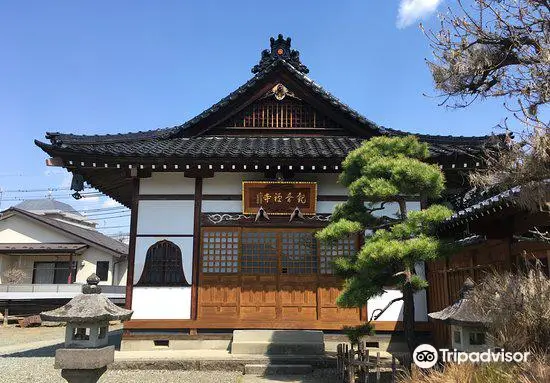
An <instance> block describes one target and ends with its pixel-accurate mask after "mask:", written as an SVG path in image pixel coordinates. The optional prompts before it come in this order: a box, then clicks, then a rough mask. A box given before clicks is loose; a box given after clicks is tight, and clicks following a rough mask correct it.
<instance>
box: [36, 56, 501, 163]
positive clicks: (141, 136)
mask: <svg viewBox="0 0 550 383" xmlns="http://www.w3.org/2000/svg"><path fill="white" fill-rule="evenodd" d="M279 66H282V67H283V68H285V69H286V70H287V71H288V72H289V73H291V74H292V75H294V76H295V78H296V79H297V80H298V81H299V82H300V83H302V84H304V85H305V86H306V87H307V88H308V89H310V90H311V91H313V93H315V94H316V95H317V96H319V97H320V98H321V99H324V100H326V101H328V103H330V104H331V105H332V106H334V107H336V108H337V109H339V110H340V111H341V112H343V113H344V114H346V115H348V116H349V117H350V118H351V119H353V120H355V121H356V122H358V123H359V124H360V125H363V126H364V127H365V133H371V134H372V133H374V134H376V135H406V134H415V133H408V132H404V131H400V130H395V129H389V128H385V127H383V126H379V125H377V124H376V123H374V122H373V121H371V120H369V119H367V118H366V117H365V116H363V115H362V114H360V113H359V112H357V111H356V110H354V109H352V108H351V107H350V106H349V105H347V104H345V103H343V102H342V101H340V100H339V99H338V98H337V97H335V96H334V95H332V94H331V93H329V92H328V91H327V90H325V89H324V88H323V87H322V86H320V85H319V84H317V83H316V82H314V81H313V80H311V79H310V78H309V77H308V76H306V75H305V74H304V73H302V72H300V71H298V70H296V69H295V68H294V67H293V66H292V65H291V64H289V63H288V62H286V61H285V60H283V59H279V60H277V61H274V62H273V63H272V64H270V65H268V66H267V67H266V68H265V69H264V70H263V71H262V72H259V73H257V74H256V75H255V76H254V77H252V78H251V79H250V80H249V81H247V82H246V83H245V84H243V85H242V86H240V87H239V88H238V89H237V90H235V91H234V92H232V93H230V94H229V95H228V96H226V97H224V98H222V99H221V100H220V101H218V102H217V103H215V104H214V105H212V106H211V107H210V108H208V109H206V110H205V111H203V112H202V113H200V114H198V115H197V116H195V117H194V118H192V119H190V120H189V121H187V122H185V123H184V124H182V125H178V126H174V127H171V128H164V129H156V130H149V131H140V132H135V133H122V134H106V135H75V134H64V133H57V132H49V133H47V135H46V138H47V139H49V140H50V141H51V142H52V144H54V145H60V146H66V147H71V146H72V145H76V144H78V145H93V144H100V143H101V144H107V143H110V144H123V143H129V142H132V143H136V144H138V145H144V146H147V145H148V142H149V141H153V140H154V141H164V140H170V139H174V138H176V137H181V136H184V135H185V130H186V129H187V128H189V127H191V126H193V125H196V124H197V123H198V122H199V121H201V120H203V119H205V118H206V117H208V116H210V115H211V114H212V113H215V112H217V111H219V110H220V109H221V108H223V107H225V106H226V105H228V104H229V103H230V102H231V101H233V100H235V99H237V98H238V97H239V96H240V95H242V94H244V93H245V92H246V91H248V90H249V89H251V88H253V87H254V86H255V85H256V84H257V83H258V82H259V81H260V80H262V79H263V78H265V77H266V76H267V75H268V74H269V73H271V72H272V71H274V70H275V69H276V68H278V67H279ZM415 135H416V136H418V137H419V139H420V140H421V141H423V142H428V143H430V144H432V146H434V150H433V153H434V155H449V154H470V153H469V152H470V149H474V150H475V151H476V152H479V148H480V146H482V145H484V144H486V143H487V141H488V140H490V139H491V137H492V136H477V137H463V136H436V135H423V134H415ZM184 142H185V141H177V142H176V143H175V144H174V145H182V144H183V143H184ZM37 144H40V143H39V142H37ZM160 145H169V144H168V143H166V142H161V143H160ZM39 146H40V145H39ZM116 148H117V147H116V146H115V147H113V149H112V152H116ZM93 150H101V148H94V149H93ZM106 152H109V150H107V151H106Z"/></svg>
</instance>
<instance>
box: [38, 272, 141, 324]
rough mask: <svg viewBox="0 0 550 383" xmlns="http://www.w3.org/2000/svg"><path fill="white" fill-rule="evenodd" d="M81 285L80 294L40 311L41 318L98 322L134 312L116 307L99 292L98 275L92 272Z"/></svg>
mask: <svg viewBox="0 0 550 383" xmlns="http://www.w3.org/2000/svg"><path fill="white" fill-rule="evenodd" d="M86 282H87V284H85V285H83V286H82V294H79V295H77V296H76V297H74V298H73V299H71V300H70V301H69V302H68V303H67V304H66V305H64V306H61V307H59V308H57V309H55V310H51V311H45V312H42V313H40V317H41V318H42V320H46V321H52V322H67V323H88V324H89V323H100V322H107V321H113V320H121V321H124V320H128V319H130V317H131V316H132V314H133V313H134V312H133V311H132V310H126V309H123V308H121V307H118V306H117V305H115V304H114V303H113V302H111V301H110V300H109V298H107V297H106V296H105V295H103V294H101V287H100V286H99V277H98V276H97V275H95V274H92V275H90V276H89V277H88V279H87V280H86Z"/></svg>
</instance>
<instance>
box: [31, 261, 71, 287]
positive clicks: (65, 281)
mask: <svg viewBox="0 0 550 383" xmlns="http://www.w3.org/2000/svg"><path fill="white" fill-rule="evenodd" d="M44 263H49V264H53V269H54V271H53V281H52V283H51V284H54V285H68V284H69V275H70V274H71V270H70V267H71V265H70V262H69V261H33V265H32V279H31V283H32V284H33V285H34V284H37V283H36V282H35V281H36V265H37V264H44ZM63 264H67V265H68V266H69V267H66V268H63V267H61V266H62V265H63ZM76 266H77V262H76V261H73V264H72V271H73V280H72V283H74V281H75V279H76V272H77V267H76ZM61 270H67V273H66V279H65V278H64V279H62V282H59V278H61V277H62V276H63V275H61Z"/></svg>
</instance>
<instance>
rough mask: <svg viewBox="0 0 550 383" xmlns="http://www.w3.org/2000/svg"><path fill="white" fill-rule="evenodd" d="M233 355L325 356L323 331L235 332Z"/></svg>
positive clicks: (232, 345) (232, 343) (232, 344)
mask: <svg viewBox="0 0 550 383" xmlns="http://www.w3.org/2000/svg"><path fill="white" fill-rule="evenodd" d="M231 353H232V354H266V355H323V354H324V353H325V341H324V337H323V332H322V331H309V330H235V331H233V341H232V342H231Z"/></svg>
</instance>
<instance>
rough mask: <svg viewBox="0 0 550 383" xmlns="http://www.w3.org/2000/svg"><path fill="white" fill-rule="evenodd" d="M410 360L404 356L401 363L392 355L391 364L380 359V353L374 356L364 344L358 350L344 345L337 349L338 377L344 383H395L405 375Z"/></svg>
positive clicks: (400, 357) (361, 343)
mask: <svg viewBox="0 0 550 383" xmlns="http://www.w3.org/2000/svg"><path fill="white" fill-rule="evenodd" d="M371 352H372V354H371ZM408 358H409V357H408V354H403V355H401V356H399V360H400V361H399V360H398V358H396V357H395V355H392V358H391V362H390V361H389V360H387V359H385V360H384V359H382V358H380V352H379V351H377V352H376V354H374V352H373V350H369V349H368V348H367V347H366V345H365V343H363V342H360V343H359V345H358V346H357V348H355V347H354V346H353V345H352V346H350V345H349V344H348V343H342V344H339V345H338V347H337V362H336V366H337V371H338V377H339V379H340V382H342V383H374V382H376V383H386V382H391V383H395V382H396V381H397V376H398V374H400V373H403V371H404V366H405V365H407V360H408Z"/></svg>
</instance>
